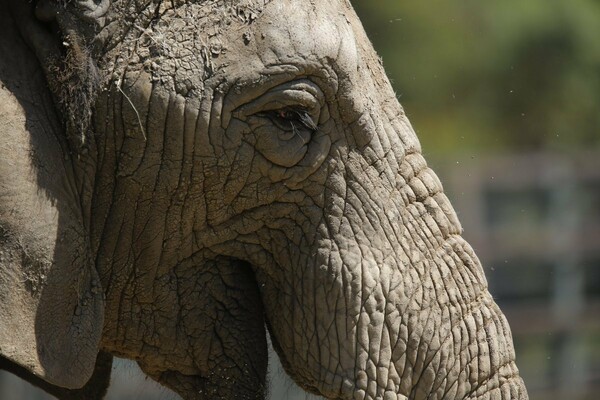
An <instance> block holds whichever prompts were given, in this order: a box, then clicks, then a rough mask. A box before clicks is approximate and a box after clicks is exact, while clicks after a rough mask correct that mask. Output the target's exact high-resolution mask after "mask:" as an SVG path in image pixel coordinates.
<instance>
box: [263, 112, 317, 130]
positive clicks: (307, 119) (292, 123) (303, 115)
mask: <svg viewBox="0 0 600 400" xmlns="http://www.w3.org/2000/svg"><path fill="white" fill-rule="evenodd" d="M257 115H258V116H261V117H266V118H269V119H270V120H271V121H273V123H274V124H275V125H277V126H278V127H279V128H281V129H283V130H287V131H289V130H293V131H295V130H296V129H297V128H298V127H302V128H304V129H306V130H308V131H310V132H311V133H314V132H316V131H317V129H318V128H317V125H316V124H315V122H314V121H313V119H312V118H311V116H310V114H309V113H308V111H307V110H305V109H301V108H280V109H277V110H269V111H265V112H261V113H259V114H257Z"/></svg>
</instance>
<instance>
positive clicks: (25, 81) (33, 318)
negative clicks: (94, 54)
mask: <svg viewBox="0 0 600 400" xmlns="http://www.w3.org/2000/svg"><path fill="white" fill-rule="evenodd" d="M2 4H5V3H4V2H3V3H2ZM2 4H0V54H5V55H6V54H10V55H11V56H10V57H0V355H1V356H3V357H5V358H6V359H9V360H10V361H12V362H14V363H16V364H19V365H21V366H23V367H24V368H26V369H27V370H28V371H30V372H32V373H33V374H35V375H37V376H39V377H40V378H42V379H44V380H45V381H47V382H49V383H51V384H53V385H56V386H61V387H65V388H79V387H82V386H83V385H84V384H85V383H86V382H87V380H88V379H89V378H90V376H91V375H92V372H93V370H94V363H95V360H96V356H97V354H98V346H99V341H100V337H101V333H102V327H103V314H104V299H103V292H102V288H101V286H100V281H99V277H98V274H97V272H96V270H95V269H94V267H93V262H92V258H91V256H90V251H89V242H88V235H87V232H86V228H85V225H84V221H83V212H82V202H81V199H80V198H79V193H78V186H77V185H76V183H75V182H76V180H75V177H74V170H73V166H72V161H71V160H70V156H69V154H70V153H69V151H68V150H67V144H66V142H65V138H64V134H62V131H61V129H62V128H61V125H60V123H59V122H58V119H57V117H56V113H55V109H54V106H53V102H52V98H51V95H50V93H49V92H48V89H47V86H46V82H45V79H44V76H43V73H42V72H41V67H40V65H39V63H38V62H37V59H36V57H35V56H34V54H33V53H32V52H31V51H30V50H29V49H28V47H27V46H26V44H25V43H24V42H23V41H22V40H21V39H20V38H19V35H18V34H17V27H16V25H15V24H14V22H13V21H12V20H11V18H10V16H9V15H10V14H9V13H8V12H5V11H6V10H3V9H2V8H3V7H4V6H3V5H2Z"/></svg>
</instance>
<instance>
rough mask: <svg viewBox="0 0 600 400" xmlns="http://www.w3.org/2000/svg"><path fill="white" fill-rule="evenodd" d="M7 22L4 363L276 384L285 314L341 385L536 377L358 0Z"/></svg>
mask: <svg viewBox="0 0 600 400" xmlns="http://www.w3.org/2000/svg"><path fill="white" fill-rule="evenodd" d="M0 31H1V32H2V34H0V54H1V57H0V133H1V134H0V268H1V270H0V271H1V273H0V355H1V356H2V358H1V359H0V366H2V367H3V368H6V369H9V370H11V371H13V372H16V373H18V374H19V375H20V376H23V377H24V378H25V379H28V380H30V381H32V382H33V383H36V384H38V385H40V386H42V387H43V388H44V389H46V390H48V391H50V392H52V393H54V394H55V395H57V396H59V397H61V398H93V397H97V398H100V397H102V395H103V393H104V390H105V387H106V385H107V384H108V377H107V376H108V374H109V373H110V372H109V371H110V363H111V355H115V356H119V357H124V358H129V359H133V360H136V361H137V362H138V363H139V365H140V366H141V368H142V370H143V371H144V372H145V373H146V374H148V375H149V376H150V377H152V378H153V379H155V380H157V381H158V382H160V383H161V384H163V385H165V386H167V387H170V388H172V389H173V390H175V391H176V392H177V393H179V394H180V395H181V396H182V397H183V398H186V399H262V398H264V396H265V387H266V383H265V379H266V378H265V377H266V370H267V345H266V331H265V330H266V329H267V330H268V333H269V334H270V337H271V338H272V341H273V346H274V348H275V349H276V350H277V353H278V354H279V356H280V358H281V360H282V364H283V365H284V368H285V369H286V371H287V373H288V374H289V375H290V376H291V377H292V378H293V379H294V380H295V381H296V382H297V383H298V384H299V385H300V386H301V387H302V388H304V389H305V390H307V391H309V392H312V393H315V394H320V395H322V396H324V397H325V398H328V399H365V400H366V399H384V400H391V399H425V398H436V399H442V398H444V399H509V398H510V399H526V398H527V393H526V390H525V387H524V385H523V382H522V380H521V378H520V377H519V373H518V369H517V367H516V365H515V354H514V350H513V344H512V338H511V333H510V329H509V326H508V324H507V321H506V319H505V318H504V316H503V315H502V313H501V311H500V310H499V308H498V307H497V305H496V304H495V303H494V301H493V299H492V297H491V296H490V294H489V292H488V290H487V283H486V280H485V277H484V274H483V271H482V268H481V265H480V263H479V261H478V259H477V257H476V255H475V254H474V253H473V250H472V249H471V247H470V246H469V245H468V244H467V243H466V242H465V240H464V239H463V238H462V237H461V227H460V224H459V221H458V220H457V217H456V215H455V212H454V211H453V209H452V207H451V205H450V203H449V201H448V199H447V197H446V196H445V195H444V193H443V190H442V185H441V184H440V182H439V180H438V178H437V177H436V175H435V174H434V172H433V171H432V170H431V169H430V168H428V166H427V164H426V162H425V160H424V158H423V156H422V154H421V149H420V145H419V142H418V140H417V137H416V135H415V133H414V131H413V129H412V128H411V126H410V124H409V122H408V120H407V118H406V116H405V114H404V112H403V110H402V108H401V106H400V105H399V104H398V102H397V100H396V96H395V95H394V92H393V91H392V88H391V86H390V83H389V81H388V79H387V78H386V76H385V73H384V70H383V67H382V65H381V62H380V59H379V58H378V57H377V55H376V54H375V52H374V50H373V48H372V46H371V44H370V42H369V40H368V39H367V37H366V35H365V33H364V31H363V28H362V27H361V24H360V22H359V20H358V18H357V17H356V15H355V13H354V12H353V10H352V7H351V5H350V4H349V2H348V1H347V0H331V1H318V2H317V1H308V0H306V1H300V0H271V1H266V0H260V1H257V0H239V1H225V0H195V1H194V0H169V1H166V0H165V1H161V0H135V1H134V0H77V1H76V0H40V1H37V2H36V1H34V2H33V4H32V3H31V2H30V1H29V0H12V1H4V0H3V1H1V2H0ZM265 326H266V327H267V328H265ZM90 377H92V379H91V380H90ZM82 393H85V394H83V395H82ZM78 396H79V397H78Z"/></svg>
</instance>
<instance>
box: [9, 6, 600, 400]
mask: <svg viewBox="0 0 600 400" xmlns="http://www.w3.org/2000/svg"><path fill="white" fill-rule="evenodd" d="M353 3H354V6H355V8H356V10H357V12H358V14H359V15H360V17H361V19H362V21H363V24H364V26H365V29H366V31H367V33H368V34H369V37H370V38H371V40H372V42H373V44H374V46H375V48H376V49H377V51H378V52H379V54H380V55H381V57H382V58H383V63H384V66H385V68H386V70H387V73H388V76H389V78H390V80H391V81H392V84H393V86H394V88H395V90H396V93H397V95H398V98H399V100H400V102H401V103H402V105H403V106H404V109H405V111H406V114H407V115H408V117H409V118H410V120H411V122H412V125H413V126H414V128H415V130H416V131H417V133H418V135H419V137H420V139H421V143H422V145H423V151H424V154H425V157H426V159H427V160H428V162H429V164H430V165H431V166H432V167H433V169H434V170H435V171H436V172H437V173H438V175H439V176H440V178H441V180H442V182H443V183H444V187H445V189H446V192H447V193H448V196H449V197H450V200H451V201H452V203H453V205H454V207H455V209H456V210H457V212H458V214H459V218H460V219H461V222H462V224H463V228H464V230H465V233H464V234H465V237H466V238H467V240H468V241H469V242H470V243H471V244H472V246H473V247H474V249H475V251H476V253H477V254H478V255H479V257H480V259H481V260H482V264H483V266H484V269H485V272H486V275H487V277H488V281H489V284H490V287H491V292H492V294H493V295H494V297H495V299H496V300H497V302H498V303H499V304H500V307H501V308H502V310H503V311H504V312H505V314H506V315H507V318H508V320H509V322H510V324H511V327H512V331H513V337H514V341H515V346H516V352H517V363H518V366H519V368H520V370H521V373H522V375H523V378H524V379H525V383H526V385H527V388H528V390H529V394H530V398H531V399H532V400H541V399H550V400H553V399H574V400H588V399H589V400H592V399H597V398H598V394H597V393H598V392H600V1H598V0H527V1H519V0H503V1H487V2H481V1H476V0H462V1H456V0H454V1H452V0H429V1H423V2H417V1H401V0H378V1H364V0H363V1H359V0H356V1H353ZM115 369H116V370H115V372H114V373H113V380H114V384H113V386H112V387H111V391H110V394H109V398H110V399H173V398H176V396H175V395H173V394H172V393H171V392H169V391H167V390H165V389H162V388H158V387H157V386H156V385H154V384H152V383H150V382H148V380H147V379H146V378H144V377H143V376H142V375H141V373H139V371H138V370H137V369H136V367H134V366H133V364H130V363H126V362H122V361H120V362H118V363H117V366H116V367H115ZM272 376H273V379H272V380H273V381H274V382H277V383H276V384H275V385H274V387H273V389H272V395H271V398H272V399H290V400H291V399H308V398H312V397H309V396H307V395H305V394H303V393H302V392H300V391H299V390H298V389H297V388H295V387H294V385H293V384H292V383H289V382H283V383H282V381H283V380H284V379H285V378H284V375H283V373H281V372H274V373H273V375H272ZM0 398H1V399H47V398H49V397H47V396H45V395H43V394H41V393H39V392H36V391H34V390H32V389H31V388H30V387H29V386H28V385H27V384H25V383H23V382H22V381H20V380H18V379H15V378H13V377H12V376H7V375H6V374H4V375H0Z"/></svg>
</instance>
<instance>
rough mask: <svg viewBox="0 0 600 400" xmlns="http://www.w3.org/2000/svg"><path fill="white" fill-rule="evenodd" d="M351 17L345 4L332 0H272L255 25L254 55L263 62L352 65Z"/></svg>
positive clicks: (354, 44)
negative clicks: (311, 0) (296, 61)
mask: <svg viewBox="0 0 600 400" xmlns="http://www.w3.org/2000/svg"><path fill="white" fill-rule="evenodd" d="M352 17H353V13H352V12H351V10H350V9H349V8H348V7H347V5H346V4H345V3H341V2H339V1H335V0H334V1H319V2H302V1H294V0H275V1H272V2H271V3H269V5H268V6H267V7H265V9H264V12H263V13H262V14H261V16H260V19H259V21H258V24H257V26H256V31H257V35H256V36H258V37H257V38H256V47H257V50H258V51H257V55H258V56H259V57H260V58H261V60H262V61H263V63H264V64H266V65H272V64H277V63H278V62H282V61H284V62H289V61H292V62H293V61H294V60H298V61H300V62H301V61H302V60H307V59H308V60H315V61H319V62H322V63H334V64H336V65H337V66H338V67H340V68H341V69H343V70H346V71H350V70H353V69H356V60H357V50H356V41H355V38H354V34H353V32H352V28H351V25H350V22H349V18H352Z"/></svg>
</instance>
